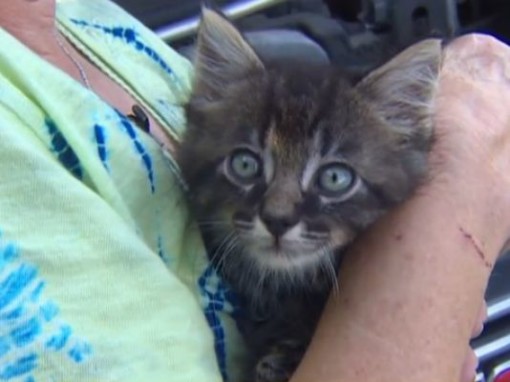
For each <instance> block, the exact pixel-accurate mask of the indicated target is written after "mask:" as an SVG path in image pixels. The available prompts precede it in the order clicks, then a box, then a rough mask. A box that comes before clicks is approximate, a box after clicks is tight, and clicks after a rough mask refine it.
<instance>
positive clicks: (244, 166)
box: [229, 149, 262, 182]
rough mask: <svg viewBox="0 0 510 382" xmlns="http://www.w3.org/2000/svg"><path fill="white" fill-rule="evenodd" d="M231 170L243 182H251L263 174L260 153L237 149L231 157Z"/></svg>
mask: <svg viewBox="0 0 510 382" xmlns="http://www.w3.org/2000/svg"><path fill="white" fill-rule="evenodd" d="M229 164H230V172H231V173H232V175H233V176H234V177H235V178H236V180H239V181H241V182H249V181H252V180H254V179H256V178H258V177H259V176H260V175H261V172H262V171H261V164H260V158H259V157H258V155H256V154H255V153H253V152H252V151H250V150H247V149H242V150H237V151H235V152H234V153H233V154H232V156H231V157H230V163H229Z"/></svg>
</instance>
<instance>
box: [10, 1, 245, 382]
mask: <svg viewBox="0 0 510 382" xmlns="http://www.w3.org/2000/svg"><path fill="white" fill-rule="evenodd" d="M57 20H58V25H57V26H56V27H58V29H59V30H60V31H61V32H62V33H63V34H65V35H66V36H67V37H68V38H69V39H71V40H72V41H73V43H74V44H76V45H77V46H79V47H80V49H81V50H83V51H84V52H85V53H86V54H87V55H88V56H89V58H90V59H91V60H93V61H94V62H95V63H96V64H97V65H99V66H100V67H101V68H102V69H103V70H104V71H106V72H107V73H108V74H109V75H110V76H112V78H114V79H115V80H117V81H118V82H119V83H121V84H122V86H124V88H125V89H126V90H128V91H129V92H130V93H131V94H132V95H133V96H134V97H135V99H137V100H138V102H139V104H140V105H142V106H143V107H144V108H145V109H147V110H151V111H152V112H153V114H154V115H155V116H156V117H157V119H158V120H159V122H160V123H161V124H162V125H163V126H164V127H165V128H166V129H167V131H168V133H169V134H170V135H171V136H173V137H174V138H175V139H177V140H178V138H179V136H180V134H182V132H183V129H184V127H185V121H184V114H183V109H182V105H183V103H184V102H185V101H186V98H187V96H188V94H189V91H190V86H191V77H192V67H191V65H190V63H189V62H188V61H187V60H185V59H184V58H182V57H180V56H179V55H178V54H177V53H175V52H174V51H173V50H172V49H170V48H169V47H168V46H166V45H165V44H164V43H163V42H162V41H160V40H159V39H158V37H157V36H155V35H154V34H152V33H151V32H150V31H149V30H147V29H146V28H145V27H143V26H142V25H141V24H140V23H139V22H138V21H136V20H135V19H133V18H132V17H131V16H130V15H128V14H127V13H125V12H123V11H122V10H121V9H120V8H118V7H117V6H116V5H115V4H113V3H110V2H109V1H107V0H57ZM184 190H185V188H184V187H183V185H182V182H181V181H180V178H179V175H178V169H177V168H176V165H175V163H174V162H173V161H172V159H171V158H167V156H165V155H163V153H162V151H161V149H160V147H159V145H158V144H157V143H156V142H155V141H154V140H153V139H152V138H151V137H149V136H148V135H147V134H146V133H145V132H143V131H141V130H140V129H138V128H137V127H136V126H135V125H134V124H133V123H132V122H131V121H130V120H129V119H128V118H127V117H126V116H125V115H123V114H122V113H120V112H119V111H117V110H115V109H113V108H112V107H110V106H109V105H108V104H106V103H105V102H104V101H103V100H101V99H100V98H98V96H96V95H95V94H94V93H93V91H91V90H89V89H87V88H86V87H84V86H83V85H82V84H80V83H78V82H76V81H75V80H74V79H72V78H71V77H69V76H67V75H66V74H65V73H63V72H62V71H60V70H58V69H56V68H55V67H53V66H52V65H50V64H48V63H47V62H45V61H44V60H42V59H41V58H39V57H38V56H37V55H35V54H34V53H33V52H31V51H30V50H29V49H28V48H26V47H25V46H23V45H22V44H21V43H20V42H19V41H17V40H16V39H14V38H13V37H12V36H10V35H9V34H8V33H7V32H6V31H5V30H3V29H0V380H2V381H3V380H6V381H23V382H36V381H37V382H38V381H54V382H58V381H74V382H82V381H87V382H89V381H101V382H109V381H122V382H129V381H135V382H136V381H140V382H141V381H151V382H158V381H165V382H172V381H176V382H186V381H190V382H202V381H203V382H215V381H221V380H229V381H236V380H237V378H238V371H239V367H240V365H241V363H242V362H241V359H242V346H241V345H240V340H239V336H238V334H237V332H236V330H235V323H234V321H233V319H232V318H231V314H232V313H235V307H234V305H235V303H234V298H233V297H232V296H231V294H230V293H229V291H228V290H227V288H226V287H225V286H224V285H223V283H222V282H221V280H219V279H218V277H217V276H216V274H215V273H214V271H213V269H212V268H211V266H210V264H209V263H208V262H207V257H206V254H205V250H204V248H203V246H202V242H201V240H200V236H199V233H198V231H197V229H196V226H195V225H194V223H193V220H192V218H191V217H190V215H189V213H188V210H187V207H186V201H185V191H184Z"/></svg>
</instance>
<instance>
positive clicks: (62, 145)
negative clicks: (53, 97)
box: [44, 118, 83, 179]
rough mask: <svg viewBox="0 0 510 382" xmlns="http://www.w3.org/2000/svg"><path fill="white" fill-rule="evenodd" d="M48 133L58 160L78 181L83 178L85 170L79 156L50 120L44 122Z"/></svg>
mask: <svg viewBox="0 0 510 382" xmlns="http://www.w3.org/2000/svg"><path fill="white" fill-rule="evenodd" d="M44 123H45V125H46V128H47V129H48V133H49V134H50V136H51V146H52V147H51V148H52V150H53V151H54V152H55V154H56V155H57V158H58V160H59V161H60V162H61V163H62V164H63V165H64V166H65V167H66V168H67V169H68V170H69V171H70V172H71V173H72V174H73V175H74V176H75V177H77V178H78V179H82V178H83V169H82V167H81V164H80V160H79V159H78V156H77V155H76V153H75V152H74V151H73V149H72V148H71V146H69V144H68V143H67V141H66V140H65V138H64V136H63V135H62V133H61V132H60V131H59V130H58V128H57V125H56V124H55V122H53V121H52V120H50V119H48V118H47V119H46V120H45V121H44Z"/></svg>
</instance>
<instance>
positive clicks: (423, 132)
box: [179, 14, 438, 272]
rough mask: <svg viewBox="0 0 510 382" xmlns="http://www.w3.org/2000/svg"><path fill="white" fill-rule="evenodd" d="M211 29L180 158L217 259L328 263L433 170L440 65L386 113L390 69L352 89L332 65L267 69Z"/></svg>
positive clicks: (221, 29)
mask: <svg viewBox="0 0 510 382" xmlns="http://www.w3.org/2000/svg"><path fill="white" fill-rule="evenodd" d="M202 24H203V25H202V29H201V34H200V36H199V37H200V39H199V50H198V57H197V80H196V85H195V90H194V94H193V97H192V99H191V101H190V104H189V106H188V109H187V117H188V121H189V128H188V132H187V135H186V137H185V140H184V143H183V145H182V148H181V151H180V153H179V160H180V165H181V167H182V171H183V174H184V176H185V178H186V181H187V182H188V185H189V187H190V193H191V196H192V203H193V207H194V211H195V213H196V214H197V218H198V220H199V223H200V225H201V227H202V230H203V232H204V235H205V237H206V240H207V243H208V245H209V246H210V247H211V248H210V249H211V250H214V251H216V252H217V253H216V256H218V257H219V258H218V259H216V260H217V261H218V263H220V262H221V261H222V258H224V261H227V260H225V259H226V256H228V261H233V262H239V261H242V262H244V261H248V262H249V263H250V264H251V265H254V266H255V267H256V268H259V269H265V270H273V271H275V270H283V271H285V272H289V271H293V270H296V269H311V268H318V267H321V266H323V265H324V262H325V261H326V262H329V261H331V256H333V254H334V252H335V250H336V249H339V248H342V247H344V246H345V245H346V244H347V243H349V242H350V241H351V240H352V239H353V238H354V237H355V235H356V234H357V233H358V232H359V231H360V230H362V229H363V228H365V227H367V225H369V224H370V223H372V222H373V221H374V220H375V219H376V218H377V217H379V216H380V215H381V214H382V213H383V212H385V211H386V210H387V209H388V208H389V207H391V206H393V205H395V204H396V203H398V202H400V201H402V200H403V199H404V198H405V197H407V196H408V195H409V194H410V192H411V191H412V189H413V188H414V187H415V186H416V183H417V181H418V180H419V178H420V177H421V176H422V175H423V173H424V170H425V160H426V155H427V150H428V146H429V141H430V136H431V124H430V120H429V117H430V115H429V114H430V111H429V109H428V108H427V107H428V104H427V103H426V101H428V99H429V98H430V97H431V91H432V88H433V85H432V83H433V79H434V78H435V77H434V76H433V75H430V77H427V76H428V75H429V74H430V73H429V72H428V70H429V68H430V66H431V65H437V62H438V61H436V62H435V63H432V64H429V63H427V65H428V66H426V68H425V69H422V70H421V71H419V70H418V71H416V73H414V75H415V77H416V78H418V77H419V76H421V77H420V78H419V81H415V82H413V83H412V84H411V86H406V87H405V88H404V87H401V89H398V90H400V91H401V92H403V93H400V94H398V95H397V96H396V102H397V103H398V110H397V109H395V108H394V109H391V110H385V111H383V110H382V109H381V108H382V107H385V108H386V107H387V106H384V105H385V104H388V103H389V102H390V101H391V100H389V98H387V94H386V93H384V94H383V95H381V94H379V93H381V92H383V91H382V90H381V89H380V88H379V87H378V85H379V83H381V85H382V84H383V83H384V82H388V81H391V79H388V78H387V77H388V76H389V74H387V73H385V72H384V71H383V72H381V71H378V72H374V73H373V74H372V75H371V76H369V77H367V78H366V79H364V80H363V81H361V82H360V83H358V84H353V83H350V82H349V81H348V80H347V79H345V78H344V77H343V76H342V75H341V74H340V73H338V72H336V71H334V70H332V69H330V68H323V67H321V68H306V69H303V68H290V67H288V66H286V67H282V66H280V67H273V68H267V67H265V66H264V65H262V63H261V62H260V60H259V59H258V58H257V56H256V55H255V53H254V52H253V51H252V50H251V49H250V48H249V46H248V45H247V44H246V43H245V42H244V40H242V38H241V37H240V35H239V34H238V33H237V31H235V29H234V28H233V27H232V26H231V25H230V24H229V23H228V22H226V21H225V20H223V19H221V17H219V16H218V15H216V14H209V15H207V14H206V17H205V18H204V20H203V23H202ZM204 24H205V25H204ZM219 36H221V38H219ZM229 41H230V42H229ZM225 44H226V45H227V46H224V45H225ZM220 47H221V49H220ZM225 55H227V56H228V55H231V56H229V57H225ZM423 61H427V60H423ZM429 61H433V60H429ZM213 65H216V66H214V67H213ZM434 73H435V72H434ZM434 73H432V74H434ZM392 74H393V75H396V73H395V72H392ZM221 76H224V78H223V79H222V78H221ZM404 77H405V76H404ZM424 79H425V80H426V81H425V82H423V81H424ZM420 81H421V82H420ZM422 82H423V83H422ZM424 84H425V85H424ZM419 86H421V87H419ZM390 87H391V92H394V91H396V86H394V85H391V86H390ZM422 88H424V89H422ZM425 88H426V89H425ZM381 96H382V99H380V98H381ZM403 96H405V97H410V98H409V102H408V101H403ZM413 97H414V98H413ZM406 103H407V104H408V105H407V106H408V110H404V112H402V105H404V106H405V105H406ZM413 108H414V109H413ZM416 108H421V109H420V110H415V109H416ZM413 113H414V115H413ZM414 124H420V125H419V126H413V125H414ZM410 125H412V126H410ZM211 255H215V254H214V253H212V254H211Z"/></svg>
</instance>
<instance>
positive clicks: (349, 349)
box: [293, 36, 510, 382]
mask: <svg viewBox="0 0 510 382" xmlns="http://www.w3.org/2000/svg"><path fill="white" fill-rule="evenodd" d="M509 57H510V53H509V48H507V47H506V46H504V45H503V44H501V43H499V42H496V41H495V40H493V39H491V38H489V37H483V36H468V37H464V38H461V39H458V40H457V41H455V42H454V43H452V44H451V45H450V46H449V47H448V48H447V49H446V53H445V59H444V63H443V68H442V71H441V76H440V84H439V90H438V94H437V98H436V100H437V102H436V106H437V111H436V137H437V142H436V144H435V146H434V149H433V151H432V154H431V169H430V172H431V179H430V181H429V182H427V183H426V184H425V185H424V186H423V187H422V188H421V189H420V190H419V192H418V193H417V194H416V195H415V197H414V198H412V200H410V201H409V202H408V203H405V204H404V205H403V206H401V207H400V208H398V209H397V210H395V211H394V212H392V213H391V214H389V215H388V216H387V217H385V218H384V219H383V220H382V221H381V222H380V223H379V224H377V225H376V226H375V227H374V229H372V230H371V231H370V232H368V234H367V235H365V236H364V237H363V238H362V239H361V240H359V241H358V243H357V244H356V246H355V247H354V248H353V250H352V251H351V252H350V253H349V254H348V255H347V257H346V260H345V263H344V265H343V267H342V271H341V274H340V283H341V284H340V285H341V288H340V292H339V294H338V295H336V296H333V297H332V298H331V300H330V303H329V305H328V307H327V309H326V311H325V313H324V316H323V319H322V321H321V323H320V325H319V328H318V330H317V333H316V335H315V336H314V340H313V341H312V344H311V347H310V349H309V351H308V353H307V355H306V356H305V359H304V360H303V362H302V364H301V365H300V367H299V369H298V370H297V372H296V374H295V375H294V378H293V381H298V382H299V381H310V380H317V381H324V382H327V381H368V380H370V381H377V382H383V381H384V382H385V381H388V382H389V381H392V382H397V381H413V382H420V381H427V382H429V381H437V382H443V381H444V382H451V381H457V380H459V378H460V373H461V365H462V363H463V360H464V358H465V357H466V353H467V352H468V340H469V337H470V334H471V332H472V330H473V326H474V323H475V320H476V317H477V315H478V311H479V310H480V304H481V301H482V299H483V293H484V290H485V287H486V284H487V280H488V277H489V275H490V272H491V269H492V265H493V264H494V262H495V260H496V258H497V256H498V255H499V253H500V251H501V249H502V248H503V246H504V244H505V242H506V240H507V238H508V233H509V232H510V200H509V199H510V197H509V196H508V195H509V194H508V189H509V184H508V183H509V177H508V176H507V175H506V173H505V170H506V169H508V168H510V167H509V166H508V164H510V147H509V144H510V131H509V129H508V127H509V121H510V112H509V111H508V106H507V105H508V103H509V102H510V86H509V85H508V83H507V82H508V79H507V78H506V74H505V72H504V69H505V68H504V63H505V61H510V60H509Z"/></svg>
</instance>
